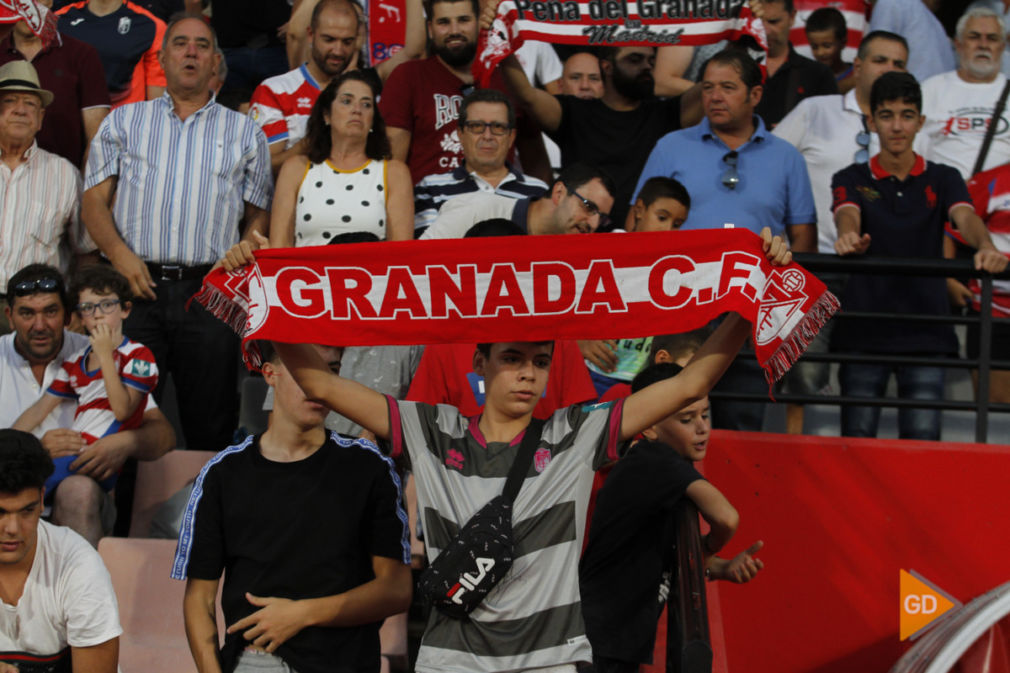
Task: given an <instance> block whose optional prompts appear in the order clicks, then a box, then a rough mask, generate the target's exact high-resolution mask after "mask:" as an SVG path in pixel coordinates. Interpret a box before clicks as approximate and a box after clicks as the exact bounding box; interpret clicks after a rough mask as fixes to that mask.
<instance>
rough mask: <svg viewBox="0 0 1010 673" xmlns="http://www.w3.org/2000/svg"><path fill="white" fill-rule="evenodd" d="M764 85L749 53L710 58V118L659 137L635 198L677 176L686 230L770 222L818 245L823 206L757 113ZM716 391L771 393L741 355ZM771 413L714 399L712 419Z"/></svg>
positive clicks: (731, 426)
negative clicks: (686, 204)
mask: <svg viewBox="0 0 1010 673" xmlns="http://www.w3.org/2000/svg"><path fill="white" fill-rule="evenodd" d="M762 92H763V88H762V86H761V69H760V68H759V67H758V65H757V63H755V62H754V60H753V59H751V58H750V56H748V55H747V54H746V52H744V51H742V50H740V49H734V48H729V49H726V50H724V51H721V52H719V53H718V54H716V55H715V56H713V57H712V58H710V59H709V60H708V61H707V62H706V63H705V66H704V67H703V68H702V107H703V109H704V111H705V118H704V119H703V120H702V121H701V123H700V124H698V125H696V126H692V127H690V128H686V129H682V130H680V131H674V132H673V133H669V134H667V135H665V136H663V137H662V138H661V139H660V140H659V142H658V143H656V147H655V148H653V150H652V154H650V155H649V160H648V161H647V162H646V163H645V168H644V169H643V170H642V174H641V176H640V177H639V178H638V186H637V187H636V188H635V194H634V196H633V198H632V203H634V199H635V198H637V197H638V193H639V192H640V191H641V189H642V185H644V184H645V182H646V180H648V179H649V178H652V177H656V176H662V177H671V178H674V179H675V180H678V181H679V182H680V183H681V184H683V185H684V187H686V188H687V191H688V193H689V194H690V195H691V212H690V214H688V216H687V220H686V221H685V222H684V224H683V226H681V229H718V228H722V227H739V228H744V229H750V230H751V231H753V232H754V233H759V232H760V231H761V229H762V227H770V228H771V230H772V233H773V234H775V235H777V236H784V237H788V239H789V244H790V247H792V249H793V250H794V251H796V252H815V251H816V250H817V226H816V224H815V223H816V222H817V210H816V208H815V207H814V196H813V192H812V191H811V189H810V178H809V177H808V176H807V167H806V164H805V163H804V161H803V157H802V155H800V153H799V152H798V151H797V150H796V148H794V147H793V146H792V145H790V144H789V143H787V142H786V141H784V140H782V139H780V138H777V137H775V136H773V135H772V134H771V133H770V132H769V131H768V130H767V129H766V128H765V125H764V122H763V121H762V120H761V118H760V117H758V116H757V115H756V114H755V112H754V110H755V108H756V107H757V104H758V102H760V100H761V95H762ZM630 224H631V223H630V222H628V223H627V224H626V225H625V228H630ZM716 390H719V391H727V392H734V393H756V394H762V395H767V394H768V384H767V382H766V381H765V378H764V375H763V373H762V371H761V368H760V367H759V366H758V365H757V362H756V361H754V360H753V359H751V360H738V361H736V362H734V363H733V365H732V366H731V367H730V369H729V370H728V371H727V372H726V374H724V375H723V377H722V379H720V380H719V383H718V384H717V385H716ZM764 412H765V403H764V402H736V401H727V400H719V401H718V402H717V403H715V404H713V405H712V424H713V426H714V427H716V428H721V429H726V430H744V431H752V432H753V431H759V430H761V429H762V426H763V424H764Z"/></svg>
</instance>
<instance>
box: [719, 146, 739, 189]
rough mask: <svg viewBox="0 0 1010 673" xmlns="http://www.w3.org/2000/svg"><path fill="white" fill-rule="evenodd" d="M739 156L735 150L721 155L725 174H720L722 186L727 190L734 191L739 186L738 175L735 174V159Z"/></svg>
mask: <svg viewBox="0 0 1010 673" xmlns="http://www.w3.org/2000/svg"><path fill="white" fill-rule="evenodd" d="M738 156H739V155H738V154H737V153H736V150H733V151H732V152H728V153H726V154H725V155H723V158H722V160H723V162H725V164H726V167H727V168H726V172H725V173H723V174H722V186H723V187H726V188H727V189H736V186H737V185H738V184H740V175H739V173H737V172H736V159H737V157H738Z"/></svg>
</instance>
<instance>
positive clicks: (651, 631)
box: [579, 441, 704, 663]
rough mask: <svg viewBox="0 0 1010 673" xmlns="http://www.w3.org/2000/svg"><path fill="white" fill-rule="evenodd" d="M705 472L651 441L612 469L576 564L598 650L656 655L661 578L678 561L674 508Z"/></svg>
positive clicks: (637, 657)
mask: <svg viewBox="0 0 1010 673" xmlns="http://www.w3.org/2000/svg"><path fill="white" fill-rule="evenodd" d="M703 478H704V477H702V476H701V475H700V474H699V473H698V471H697V470H695V469H694V466H693V465H692V464H691V463H690V462H689V461H687V460H685V459H684V458H683V457H681V456H680V455H678V454H677V453H676V452H675V451H674V450H673V449H671V448H670V447H669V446H667V445H666V444H662V443H660V442H651V441H640V442H638V443H637V444H635V445H634V446H632V447H631V448H630V449H629V450H628V453H627V454H626V455H625V456H624V457H623V458H621V460H619V461H618V462H617V465H615V466H614V469H613V470H611V472H610V474H609V475H608V476H607V481H606V482H605V483H604V484H603V488H601V489H600V491H599V493H598V494H597V496H596V508H595V509H594V510H593V519H592V523H591V525H590V528H589V540H588V542H587V543H586V550H585V552H584V553H583V554H582V561H581V562H580V563H579V588H580V591H581V594H582V617H583V619H585V622H586V635H588V636H589V642H590V644H591V645H592V646H593V654H594V655H596V656H602V657H607V658H610V659H618V660H621V661H632V662H639V663H648V662H650V661H652V649H653V645H654V644H655V640H656V620H657V619H659V613H660V611H661V606H660V603H659V583H660V579H661V576H662V574H663V571H665V570H668V569H670V567H671V564H672V562H673V543H674V539H675V535H676V528H675V522H674V517H673V512H674V508H675V507H676V505H677V502H678V501H679V500H680V499H681V498H682V497H684V492H685V491H686V490H687V487H688V486H689V485H690V484H691V483H692V482H694V481H697V480H698V479H703Z"/></svg>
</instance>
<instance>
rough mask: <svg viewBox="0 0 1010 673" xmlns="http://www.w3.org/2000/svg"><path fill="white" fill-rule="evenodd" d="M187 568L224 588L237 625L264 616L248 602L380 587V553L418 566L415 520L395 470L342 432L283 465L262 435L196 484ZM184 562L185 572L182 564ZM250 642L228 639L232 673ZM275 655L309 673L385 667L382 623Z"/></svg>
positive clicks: (322, 636)
mask: <svg viewBox="0 0 1010 673" xmlns="http://www.w3.org/2000/svg"><path fill="white" fill-rule="evenodd" d="M190 517H193V525H192V529H191V531H192V537H191V538H189V539H187V537H186V533H187V527H184V529H183V533H182V536H180V543H179V559H186V558H187V554H188V568H186V574H187V576H188V577H192V578H197V579H218V578H220V577H221V573H222V572H224V591H223V593H222V596H221V605H222V608H223V610H224V616H225V622H226V623H227V624H234V623H235V622H236V621H238V620H239V619H242V618H243V617H245V616H247V615H249V614H252V613H253V612H255V611H256V610H257V609H258V608H255V607H254V606H253V605H251V604H250V603H249V602H248V601H247V600H246V598H245V593H246V592H249V593H251V594H253V595H255V596H277V597H282V598H291V599H301V598H318V597H322V596H330V595H334V594H339V593H343V592H345V591H348V590H350V589H353V588H354V587H357V586H360V585H361V584H364V583H366V582H368V581H370V580H372V579H374V577H375V576H374V574H373V571H372V556H384V557H389V558H395V559H398V560H401V561H403V562H404V563H409V562H410V546H409V535H408V527H407V519H406V514H405V513H404V510H403V507H402V500H401V496H400V488H399V479H398V477H397V476H396V473H395V471H394V468H393V464H392V461H390V460H389V459H388V458H386V457H385V456H383V455H381V454H380V453H379V451H378V449H376V448H375V446H374V445H373V444H371V443H368V442H364V441H362V440H350V439H347V438H343V437H340V436H339V435H337V434H336V433H333V434H331V435H330V436H329V438H328V439H327V441H326V442H325V443H324V444H323V445H322V446H321V447H320V448H319V450H318V451H316V452H315V453H313V454H312V455H311V456H309V457H308V458H305V459H304V460H300V461H296V462H293V463H277V462H273V461H270V460H267V459H266V458H264V457H263V455H262V454H261V453H260V450H259V438H258V437H257V438H255V439H254V438H252V437H250V438H249V439H247V440H246V441H245V442H243V443H242V444H241V445H238V446H235V447H231V448H229V449H225V450H224V451H222V452H221V453H219V454H217V456H215V457H214V458H213V459H211V461H210V463H209V464H208V467H207V468H205V470H204V472H203V473H201V476H200V477H199V478H198V479H197V482H196V485H195V486H194V492H193V496H192V498H191V499H190V503H189V506H188V507H187V511H186V518H187V519H188V518H190ZM179 559H177V563H179V562H180V561H179ZM243 645H244V641H243V640H242V638H241V634H234V635H229V636H228V637H227V639H226V641H225V647H224V649H223V651H222V659H223V660H224V661H223V664H224V665H225V666H226V667H225V669H224V670H225V671H228V670H231V667H232V666H233V665H234V661H233V659H234V657H235V656H237V654H238V652H239V651H240V650H241V648H242V647H243ZM276 655H277V656H279V657H281V658H282V659H283V660H284V661H285V662H286V663H287V664H288V665H289V666H291V667H292V668H294V669H295V670H297V671H299V672H300V673H314V672H319V673H323V672H326V673H335V672H341V673H343V672H345V671H346V672H354V673H364V672H366V671H367V672H370V673H371V672H374V671H378V670H379V624H368V625H364V626H358V627H348V628H323V627H309V628H307V629H304V630H302V631H300V632H299V633H298V634H296V635H295V636H293V637H292V638H291V639H290V640H288V641H287V642H285V643H284V644H283V645H281V646H280V647H279V648H278V649H277V651H276Z"/></svg>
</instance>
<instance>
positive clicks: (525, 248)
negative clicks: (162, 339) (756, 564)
mask: <svg viewBox="0 0 1010 673" xmlns="http://www.w3.org/2000/svg"><path fill="white" fill-rule="evenodd" d="M196 300H197V301H199V302H200V303H201V304H203V305H204V306H206V307H207V308H208V309H209V310H210V311H212V312H213V313H214V314H215V315H216V316H217V317H219V318H221V319H222V320H224V321H226V322H228V323H229V324H230V325H231V326H232V327H233V328H234V329H235V331H236V332H238V333H239V334H240V335H242V337H243V338H244V341H245V342H248V341H249V340H253V339H270V340H273V341H281V342H287V343H319V344H329V345H334V346H374V345H387V344H390V345H391V344H431V343H480V342H498V341H547V340H553V339H610V338H635V337H645V336H654V335H656V334H673V333H679V332H686V331H688V330H692V329H696V328H698V327H702V326H703V325H706V324H708V323H709V322H710V321H712V320H713V319H715V318H716V317H718V316H719V315H720V314H722V313H725V312H727V311H735V312H737V313H739V314H740V315H742V316H743V317H744V318H746V319H747V320H748V321H750V322H751V324H753V325H754V330H753V339H754V345H755V350H756V352H757V358H758V361H759V362H760V363H761V365H762V366H763V367H764V368H765V373H766V376H767V377H768V380H769V382H772V381H774V380H777V379H778V378H780V377H781V376H782V375H783V374H785V372H786V371H787V370H788V369H789V367H790V366H792V364H793V362H795V361H796V359H797V358H798V357H799V356H800V355H801V354H802V353H803V351H804V350H805V349H806V347H807V345H808V344H809V343H810V341H811V340H812V339H813V338H814V335H816V334H817V331H818V330H819V329H820V328H821V327H822V326H823V325H824V323H825V322H827V320H828V319H829V318H830V317H831V316H832V314H834V312H835V311H837V310H838V300H837V299H836V298H835V296H834V295H833V294H831V293H830V292H828V291H827V290H826V289H825V287H824V284H823V283H821V282H820V281H819V280H817V278H816V277H814V276H813V275H811V274H810V273H808V272H807V271H805V270H804V269H803V268H802V267H800V266H798V265H797V264H795V263H794V264H790V265H789V266H783V267H772V266H771V265H770V264H769V263H768V261H767V259H766V258H765V255H764V253H763V252H762V249H761V239H760V238H758V237H757V236H755V235H754V234H753V233H751V232H749V231H747V230H744V229H730V230H726V229H716V230H699V231H684V232H680V231H674V232H652V233H635V234H618V233H614V234H593V235H591V236H572V235H567V236H514V237H503V238H468V239H452V240H433V241H400V242H388V241H387V242H377V243H356V244H350V245H337V246H322V247H309V248H279V249H275V250H261V251H258V252H257V253H256V263H255V264H254V265H250V266H247V267H244V268H243V269H239V270H238V271H233V272H230V273H229V272H225V271H224V270H222V269H218V270H216V271H214V272H212V273H210V274H208V276H207V278H206V279H205V280H204V285H203V288H202V290H201V291H200V293H199V294H198V295H197V296H196ZM246 355H247V359H248V360H249V362H250V364H251V365H252V366H254V367H258V366H259V362H258V361H257V360H258V356H257V354H256V353H255V352H254V351H253V350H252V349H246Z"/></svg>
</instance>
